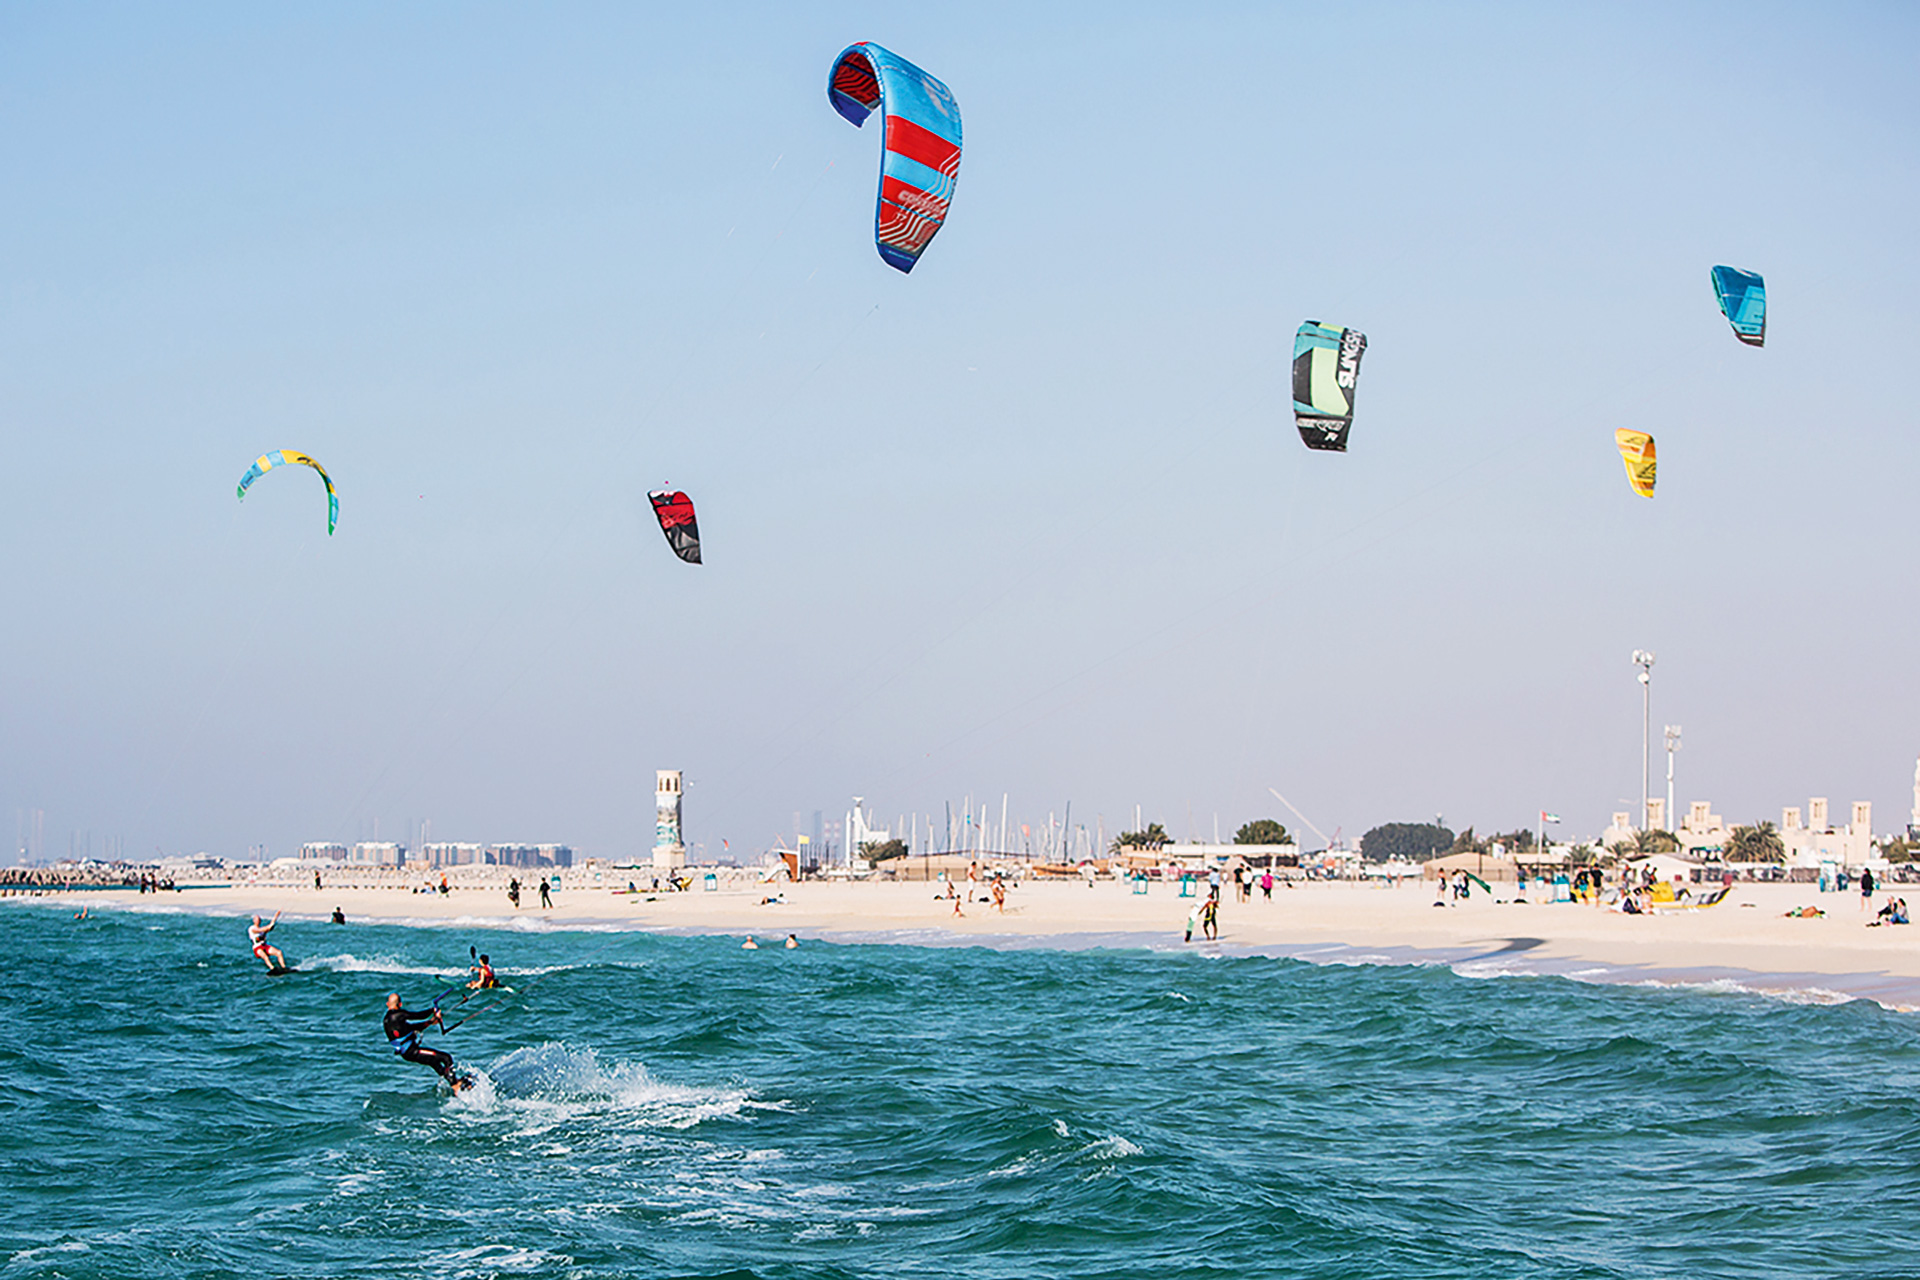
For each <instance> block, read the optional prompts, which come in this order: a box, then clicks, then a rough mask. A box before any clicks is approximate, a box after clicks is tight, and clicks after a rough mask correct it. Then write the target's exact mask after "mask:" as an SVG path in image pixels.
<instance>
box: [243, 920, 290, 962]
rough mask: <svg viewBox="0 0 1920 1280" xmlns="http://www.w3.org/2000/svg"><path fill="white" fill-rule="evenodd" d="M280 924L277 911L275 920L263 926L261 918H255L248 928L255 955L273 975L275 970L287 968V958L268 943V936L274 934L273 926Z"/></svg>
mask: <svg viewBox="0 0 1920 1280" xmlns="http://www.w3.org/2000/svg"><path fill="white" fill-rule="evenodd" d="M279 923H280V913H279V912H278V911H276V912H274V913H273V919H271V920H269V921H267V922H266V923H265V924H261V923H260V917H259V916H255V917H254V918H253V923H252V924H251V925H249V926H248V928H247V937H248V938H249V939H251V940H252V942H253V954H254V955H256V956H258V957H259V958H260V960H261V962H262V963H263V964H265V965H266V966H267V972H268V973H272V972H273V971H274V970H275V969H284V968H286V967H287V958H286V957H285V956H284V955H281V954H280V948H278V947H276V946H273V945H271V944H269V943H268V942H267V935H268V934H269V933H272V932H273V926H275V925H277V924H279Z"/></svg>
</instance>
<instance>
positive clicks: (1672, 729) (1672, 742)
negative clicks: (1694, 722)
mask: <svg viewBox="0 0 1920 1280" xmlns="http://www.w3.org/2000/svg"><path fill="white" fill-rule="evenodd" d="M1679 749H1680V726H1679V725H1677V724H1670V725H1668V726H1667V830H1669V831H1675V830H1678V827H1677V826H1676V825H1675V822H1674V817H1673V753H1674V752H1676V751H1678V750H1679Z"/></svg>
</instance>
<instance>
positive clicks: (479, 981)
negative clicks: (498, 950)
mask: <svg viewBox="0 0 1920 1280" xmlns="http://www.w3.org/2000/svg"><path fill="white" fill-rule="evenodd" d="M470 972H471V973H472V974H473V981H472V982H469V983H468V984H467V987H468V988H469V989H470V990H473V991H482V990H487V989H490V988H493V987H497V986H499V985H500V976H499V975H498V974H496V973H495V972H494V971H493V965H492V964H490V963H489V962H488V960H487V957H486V953H485V952H482V953H481V955H480V959H479V960H478V961H477V962H475V964H474V966H473V968H472V969H471V970H470Z"/></svg>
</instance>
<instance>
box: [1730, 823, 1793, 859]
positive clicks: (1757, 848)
mask: <svg viewBox="0 0 1920 1280" xmlns="http://www.w3.org/2000/svg"><path fill="white" fill-rule="evenodd" d="M1727 859H1728V861H1730V862H1785V861H1786V860H1787V847H1786V846H1785V845H1784V844H1782V843H1780V833H1779V832H1778V831H1775V830H1774V829H1773V824H1772V823H1771V822H1761V823H1758V824H1756V825H1754V826H1750V827H1735V828H1734V829H1733V830H1732V831H1731V832H1730V833H1729V834H1728V836H1727Z"/></svg>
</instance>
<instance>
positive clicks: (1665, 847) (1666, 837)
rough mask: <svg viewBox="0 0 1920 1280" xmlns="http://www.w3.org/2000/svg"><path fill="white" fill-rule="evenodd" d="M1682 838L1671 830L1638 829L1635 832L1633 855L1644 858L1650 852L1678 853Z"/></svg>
mask: <svg viewBox="0 0 1920 1280" xmlns="http://www.w3.org/2000/svg"><path fill="white" fill-rule="evenodd" d="M1679 851H1680V838H1679V837H1678V836H1676V835H1674V834H1673V832H1671V831H1636V832H1634V833H1633V856H1634V857H1636V858H1644V857H1646V856H1647V855H1648V854H1650V853H1678V852H1679Z"/></svg>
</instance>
